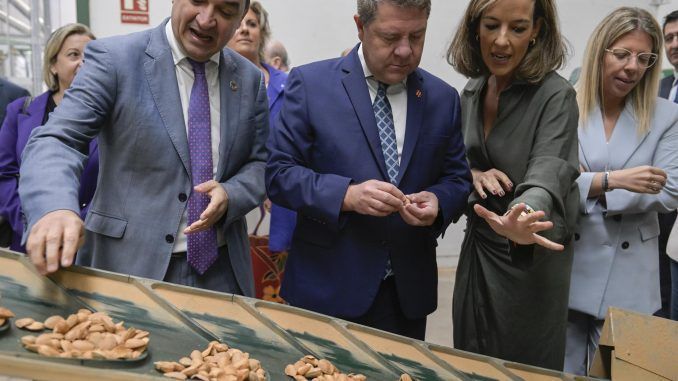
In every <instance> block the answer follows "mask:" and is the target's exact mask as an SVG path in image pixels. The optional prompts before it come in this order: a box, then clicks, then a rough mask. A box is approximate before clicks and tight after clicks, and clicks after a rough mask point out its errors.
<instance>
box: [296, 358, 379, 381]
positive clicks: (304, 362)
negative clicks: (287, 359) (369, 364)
mask: <svg viewBox="0 0 678 381" xmlns="http://www.w3.org/2000/svg"><path fill="white" fill-rule="evenodd" d="M285 374H286V375H288V376H290V377H292V378H294V379H295V381H306V380H312V381H365V380H366V379H367V377H365V376H364V375H362V374H353V373H350V374H344V373H341V372H340V371H339V369H337V367H335V366H334V365H333V364H332V363H331V362H329V361H327V360H325V359H320V360H318V359H317V358H315V357H313V356H311V355H307V356H304V357H302V358H301V359H300V360H299V361H297V362H295V363H294V364H289V365H287V366H286V367H285Z"/></svg>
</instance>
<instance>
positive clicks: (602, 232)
mask: <svg viewBox="0 0 678 381" xmlns="http://www.w3.org/2000/svg"><path fill="white" fill-rule="evenodd" d="M676 147H678V107H676V105H675V104H673V103H672V102H669V101H667V100H666V99H662V98H657V105H656V108H655V112H654V117H653V119H652V123H651V126H650V131H649V132H647V133H645V134H643V135H639V134H638V133H637V132H636V122H635V119H634V113H633V108H632V107H631V105H630V104H628V103H627V106H626V109H625V110H624V111H623V112H622V114H621V116H620V117H619V120H618V121H617V125H616V127H615V129H614V132H613V133H612V137H611V138H610V141H609V143H607V144H606V142H605V132H604V127H603V120H602V116H601V113H600V109H596V111H595V112H593V113H592V115H590V116H589V123H588V124H587V125H586V126H585V127H581V126H580V128H579V161H580V163H581V165H582V166H584V168H585V170H586V171H585V172H583V173H582V174H581V175H580V176H579V178H578V179H577V183H578V184H579V190H580V192H581V193H580V196H581V198H580V212H581V218H580V220H579V228H578V230H577V232H576V234H575V241H574V263H573V266H572V278H571V282H570V308H571V309H574V310H577V311H581V312H585V313H587V314H589V315H592V316H596V317H598V318H600V319H603V318H604V317H605V313H606V312H607V308H608V307H609V306H615V307H621V308H625V309H629V310H634V311H638V312H642V313H647V314H652V313H654V312H655V311H656V310H658V309H659V308H660V307H661V303H660V297H659V262H658V260H657V244H658V236H659V223H658V221H657V212H659V213H666V212H669V211H672V210H675V209H676V207H678V150H676ZM641 165H652V166H655V167H659V168H662V169H663V170H664V171H666V173H667V175H668V180H667V182H666V186H665V187H664V188H663V189H662V191H661V192H660V193H659V194H657V195H652V194H641V193H633V192H629V191H626V190H622V189H615V190H613V191H611V192H608V193H606V194H605V198H606V200H607V207H605V206H604V205H602V204H601V203H600V202H599V201H598V199H597V198H588V193H589V189H590V187H591V183H592V180H593V176H594V172H602V171H605V170H606V167H607V170H609V171H613V170H619V169H624V168H632V167H637V166H641Z"/></svg>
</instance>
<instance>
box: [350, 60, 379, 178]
mask: <svg viewBox="0 0 678 381" xmlns="http://www.w3.org/2000/svg"><path fill="white" fill-rule="evenodd" d="M341 68H342V70H343V71H344V72H345V73H346V76H345V77H344V78H343V79H342V83H343V85H344V89H345V90H346V93H347V94H348V97H349V98H350V100H351V104H352V105H353V109H354V110H355V113H356V115H357V116H358V121H359V122H360V127H362V129H363V133H364V134H365V138H366V139H367V142H368V145H369V147H370V150H371V151H372V155H373V156H374V160H375V162H376V163H377V165H378V167H379V170H380V171H381V175H382V178H384V179H388V172H386V161H385V160H384V153H383V152H382V150H381V140H380V139H379V130H378V129H377V121H376V119H375V118H374V110H373V109H372V100H371V99H370V92H369V90H368V89H367V82H366V80H365V73H364V72H363V69H362V66H361V64H360V59H359V58H358V48H357V47H355V48H353V50H352V51H351V53H350V54H349V55H348V56H346V57H345V58H344V59H343V60H342V62H341Z"/></svg>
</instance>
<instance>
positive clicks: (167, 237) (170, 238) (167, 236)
mask: <svg viewBox="0 0 678 381" xmlns="http://www.w3.org/2000/svg"><path fill="white" fill-rule="evenodd" d="M165 242H167V243H174V237H173V236H172V235H171V234H168V235H166V236H165Z"/></svg>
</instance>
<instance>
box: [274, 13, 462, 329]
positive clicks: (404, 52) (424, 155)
mask: <svg viewBox="0 0 678 381" xmlns="http://www.w3.org/2000/svg"><path fill="white" fill-rule="evenodd" d="M430 10H431V1H430V0H418V1H413V0H358V14H357V15H356V16H355V17H354V19H355V23H356V26H357V28H358V37H359V38H360V41H361V43H360V44H358V45H357V46H356V47H355V48H354V49H353V50H352V51H351V52H350V53H349V54H348V55H347V56H346V57H342V58H337V59H332V60H327V61H321V62H316V63H312V64H309V65H305V66H301V67H298V68H295V69H293V70H292V72H291V73H290V76H289V77H288V82H287V86H286V88H285V98H284V101H283V107H282V110H281V112H280V115H279V118H278V120H277V122H276V123H275V125H274V126H272V128H271V135H270V137H269V141H268V148H269V150H270V157H269V160H268V163H267V167H266V185H267V190H268V193H269V197H270V198H271V200H272V201H273V202H275V203H278V204H280V205H282V206H285V207H288V208H290V209H293V210H296V211H297V212H298V217H297V228H296V231H295V234H294V237H293V240H292V246H291V249H290V256H289V258H288V262H287V265H286V268H285V279H284V281H283V286H282V293H281V294H282V296H283V297H284V298H285V300H287V301H288V302H290V303H291V304H292V305H294V306H298V307H302V308H306V309H310V310H314V311H318V312H321V313H324V314H329V315H332V316H337V317H340V318H344V319H347V320H350V321H353V322H357V323H360V324H365V325H369V326H372V327H375V328H379V329H383V330H387V331H390V332H394V333H398V334H401V335H406V336H409V337H413V338H417V339H422V340H423V339H424V335H425V330H426V316H427V315H428V314H430V313H431V312H433V311H434V310H435V309H436V305H437V265H436V250H435V248H436V246H437V244H436V238H437V237H438V236H439V235H440V234H442V233H443V232H444V231H445V229H446V228H447V226H448V225H449V224H450V223H451V222H453V221H456V220H457V219H458V218H459V217H460V216H461V214H462V212H463V209H464V207H465V205H466V199H467V196H468V194H469V192H470V188H471V176H470V172H469V169H468V166H467V164H466V160H465V158H464V153H465V151H464V145H463V141H462V136H461V131H460V116H461V113H460V105H459V95H458V94H457V92H456V91H455V90H454V89H453V88H452V87H451V86H449V85H447V84H446V83H444V82H443V81H442V80H440V79H438V78H436V77H434V76H433V75H431V74H429V73H428V72H426V71H424V70H421V69H418V65H419V62H420V60H421V54H422V51H423V47H424V39H425V34H426V26H427V21H428V16H429V14H430Z"/></svg>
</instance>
